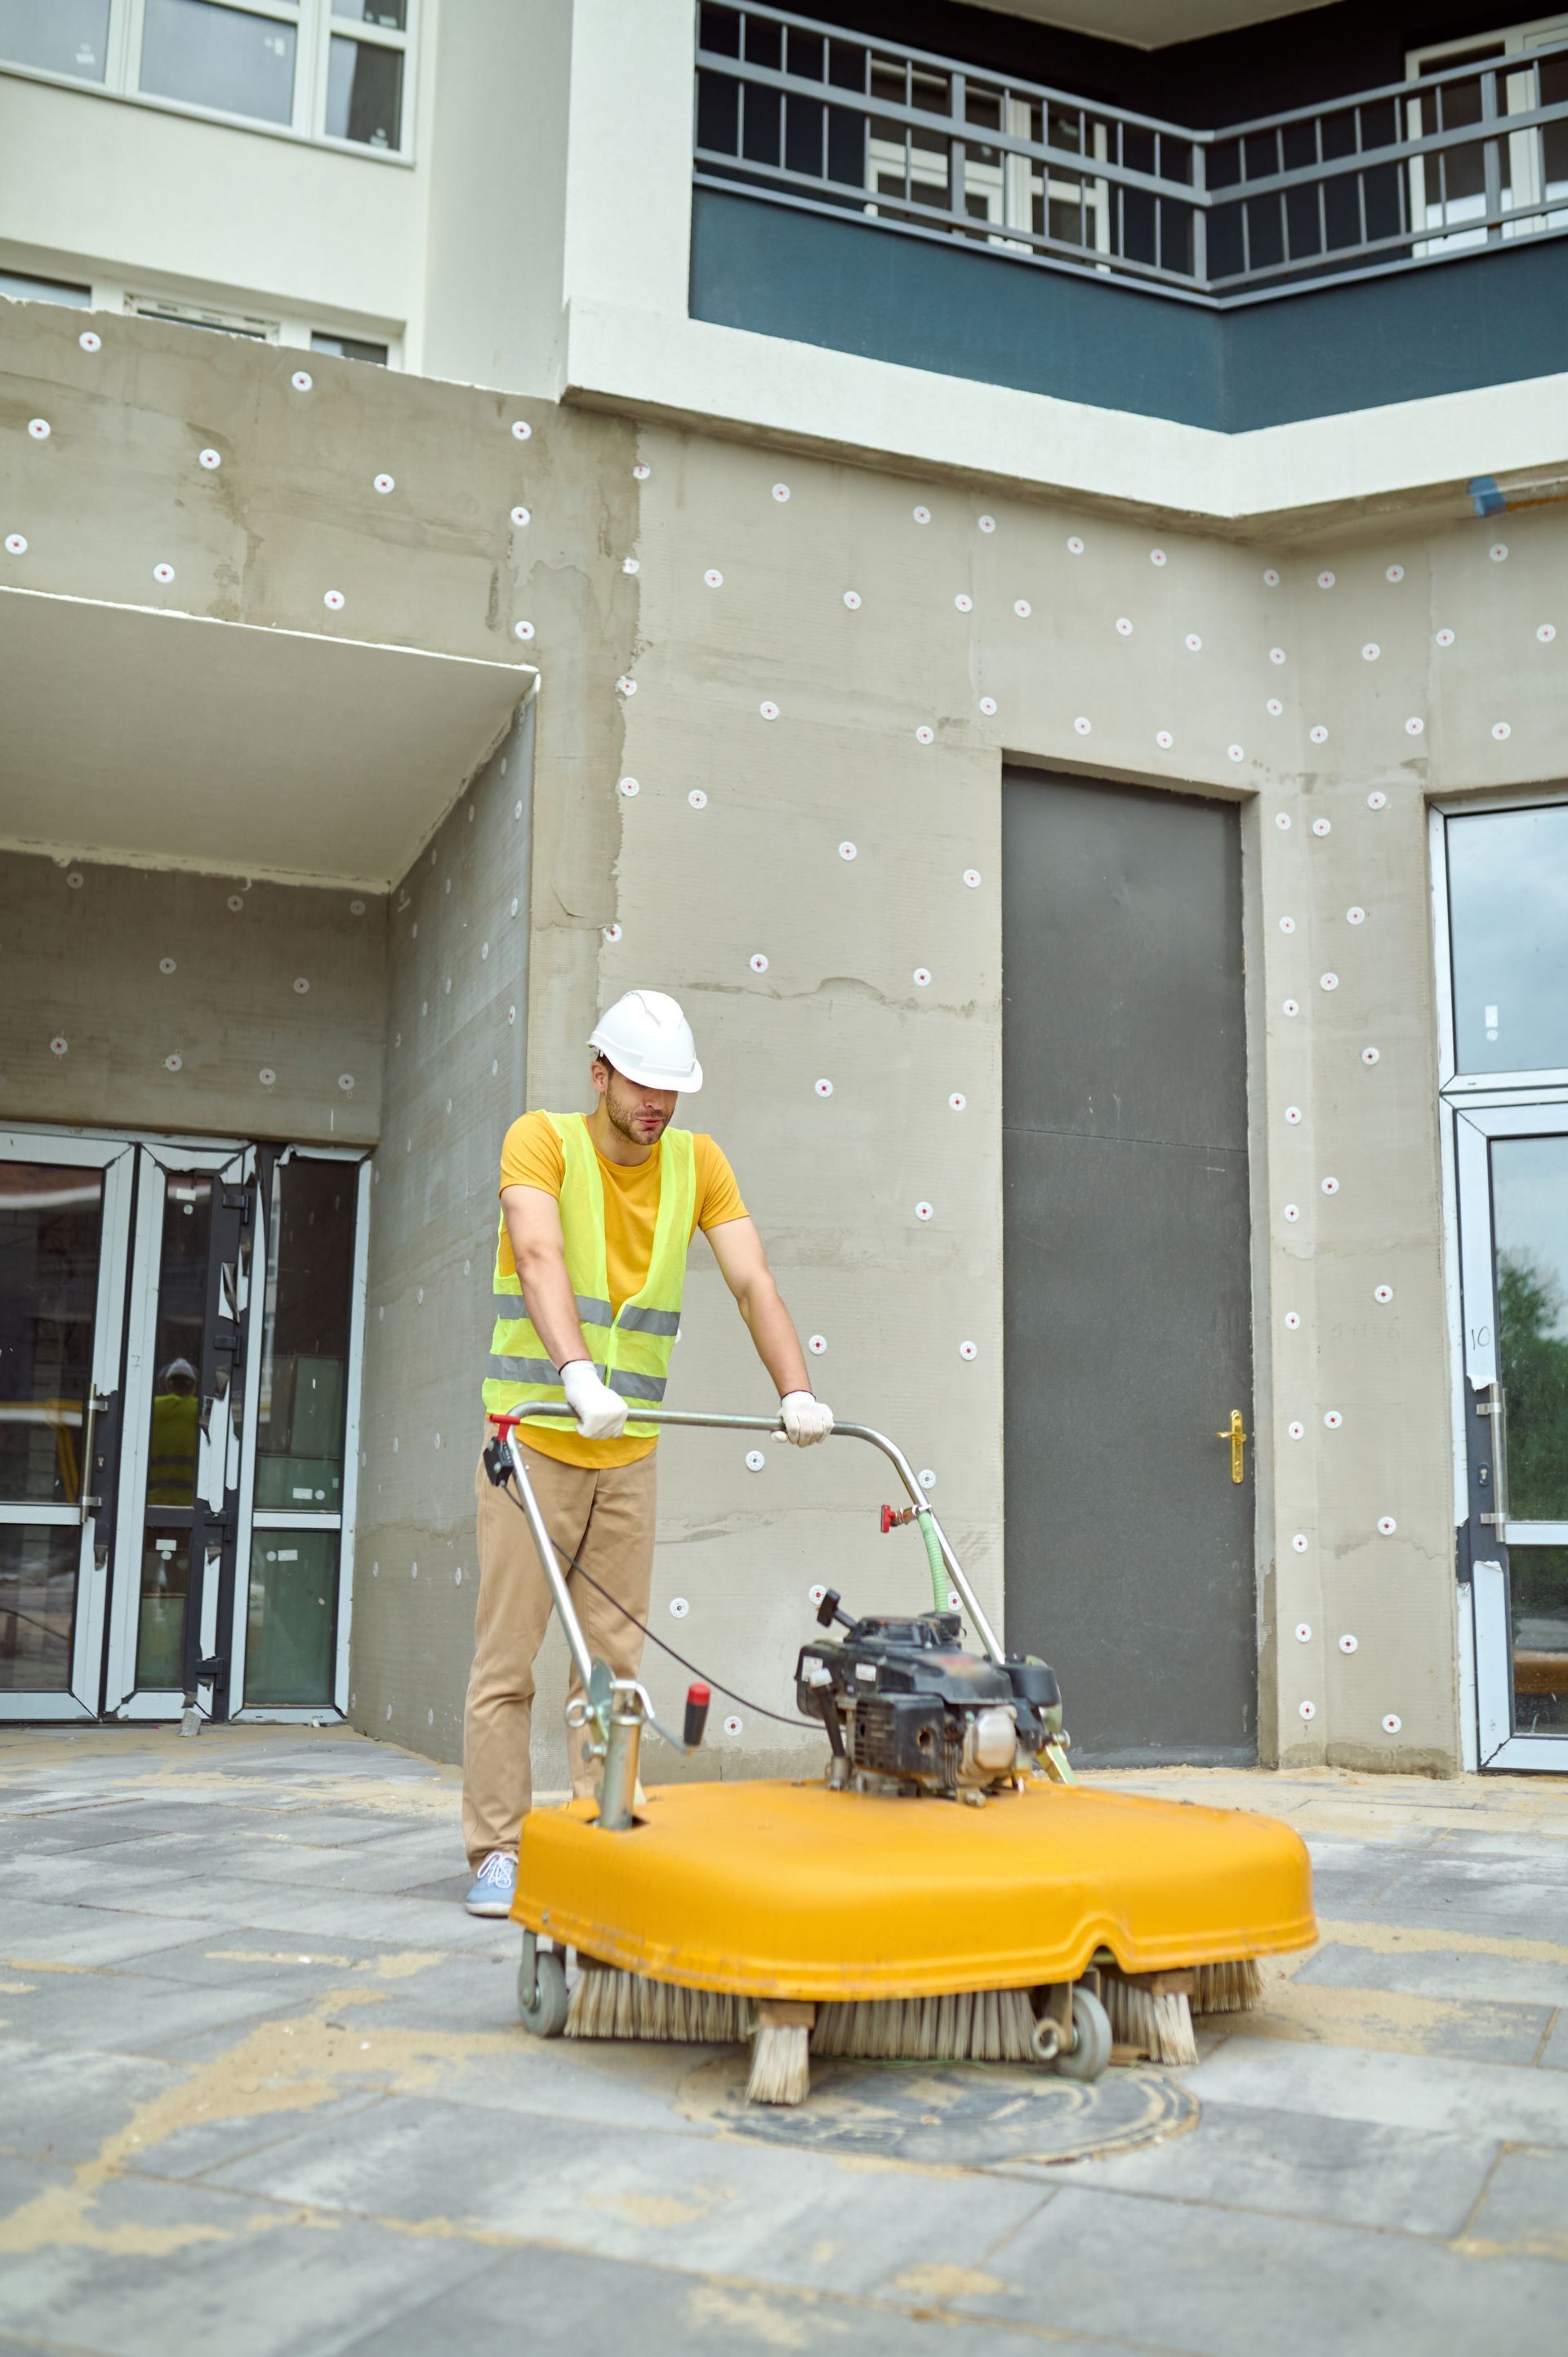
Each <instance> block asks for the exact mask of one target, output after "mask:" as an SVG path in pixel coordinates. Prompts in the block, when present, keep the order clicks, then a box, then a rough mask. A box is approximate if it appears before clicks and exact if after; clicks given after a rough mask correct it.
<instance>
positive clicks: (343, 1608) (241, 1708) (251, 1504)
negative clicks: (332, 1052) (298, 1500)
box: [229, 1146, 371, 1727]
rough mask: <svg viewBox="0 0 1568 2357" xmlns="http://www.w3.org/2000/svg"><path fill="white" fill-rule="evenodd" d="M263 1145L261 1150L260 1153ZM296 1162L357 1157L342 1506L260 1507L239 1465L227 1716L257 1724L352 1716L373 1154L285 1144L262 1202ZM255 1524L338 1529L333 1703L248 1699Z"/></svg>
mask: <svg viewBox="0 0 1568 2357" xmlns="http://www.w3.org/2000/svg"><path fill="white" fill-rule="evenodd" d="M264 1152H265V1149H263V1154H264ZM293 1161H309V1162H354V1163H358V1165H359V1179H358V1182H357V1186H356V1190H355V1197H354V1266H353V1273H352V1278H351V1287H352V1289H351V1291H350V1294H349V1363H348V1367H347V1369H346V1371H345V1374H344V1393H345V1405H344V1417H343V1505H342V1511H341V1512H339V1513H337V1514H302V1513H294V1512H290V1511H289V1510H288V1509H287V1508H285V1507H275V1508H260V1509H259V1508H258V1507H257V1506H256V1503H255V1491H256V1451H255V1448H254V1447H253V1446H252V1448H248V1449H247V1450H246V1452H245V1455H244V1458H243V1461H242V1467H241V1479H240V1508H239V1522H238V1541H237V1545H236V1551H235V1568H234V1609H233V1615H232V1619H231V1624H230V1629H229V1690H230V1693H231V1695H237V1696H238V1697H239V1699H238V1702H237V1704H236V1705H235V1706H233V1707H232V1708H231V1711H230V1714H229V1715H230V1717H231V1719H243V1720H246V1721H248V1722H249V1723H250V1724H252V1725H253V1726H258V1727H294V1726H301V1725H303V1726H309V1725H311V1724H312V1723H313V1722H317V1721H321V1720H323V1719H325V1718H330V1717H334V1716H336V1717H343V1718H346V1717H348V1714H349V1633H350V1629H351V1626H352V1622H353V1614H354V1577H353V1573H354V1534H355V1530H356V1526H357V1520H358V1513H359V1501H360V1383H361V1379H362V1377H363V1373H364V1363H365V1305H366V1302H367V1300H368V1298H369V1293H370V1270H371V1156H370V1150H369V1148H368V1147H363V1146H283V1147H281V1148H279V1149H278V1150H277V1151H276V1153H275V1154H274V1155H273V1156H272V1157H271V1158H270V1162H269V1163H268V1164H267V1165H265V1166H264V1175H263V1200H264V1201H266V1202H270V1189H271V1184H272V1181H273V1179H274V1177H275V1175H276V1172H277V1171H278V1170H279V1169H280V1168H283V1167H284V1166H285V1164H287V1163H289V1162H293ZM269 1242H270V1222H269V1221H268V1220H267V1218H266V1217H264V1216H258V1218H257V1221H256V1238H255V1243H254V1244H253V1246H252V1256H251V1297H252V1300H254V1301H258V1302H259V1301H263V1300H264V1299H265V1296H266V1254H267V1247H268V1244H269ZM261 1390H262V1353H261V1351H260V1349H259V1348H258V1349H256V1350H253V1351H251V1352H250V1353H249V1355H248V1358H247V1361H246V1370H245V1407H244V1427H245V1430H246V1431H247V1432H248V1433H250V1434H252V1436H253V1435H254V1434H255V1431H256V1416H257V1413H258V1409H259V1406H260V1403H261ZM258 1530H290V1531H310V1530H316V1531H322V1530H335V1531H337V1532H338V1598H337V1603H338V1609H337V1615H336V1627H335V1631H334V1636H333V1661H332V1699H331V1701H330V1703H319V1702H317V1703H290V1704H284V1703H267V1704H261V1703H258V1704H247V1703H246V1701H245V1699H244V1695H245V1641H246V1638H247V1635H248V1633H249V1617H248V1616H249V1609H250V1593H251V1540H252V1534H253V1533H254V1532H255V1531H258Z"/></svg>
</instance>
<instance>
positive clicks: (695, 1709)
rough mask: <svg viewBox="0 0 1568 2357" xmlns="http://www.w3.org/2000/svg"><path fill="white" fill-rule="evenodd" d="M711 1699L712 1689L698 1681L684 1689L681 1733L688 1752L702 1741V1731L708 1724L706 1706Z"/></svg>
mask: <svg viewBox="0 0 1568 2357" xmlns="http://www.w3.org/2000/svg"><path fill="white" fill-rule="evenodd" d="M713 1698H714V1696H713V1689H712V1688H711V1687H710V1686H705V1685H703V1683H702V1681H701V1680H700V1679H699V1680H697V1681H696V1682H695V1683H694V1684H692V1685H690V1686H688V1687H687V1689H686V1724H685V1726H684V1727H683V1728H682V1735H683V1736H684V1738H685V1742H686V1748H687V1749H688V1750H693V1749H695V1748H696V1746H697V1745H698V1744H699V1743H701V1741H702V1739H703V1728H704V1727H706V1726H707V1723H708V1705H709V1704H710V1703H711V1702H712V1700H713Z"/></svg>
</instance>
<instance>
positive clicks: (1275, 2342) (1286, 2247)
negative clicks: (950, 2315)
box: [952, 2183, 1568, 2357]
mask: <svg viewBox="0 0 1568 2357" xmlns="http://www.w3.org/2000/svg"><path fill="white" fill-rule="evenodd" d="M987 2271H988V2272H989V2273H990V2274H992V2275H993V2276H1001V2277H1002V2278H1003V2279H1004V2287H1003V2288H1001V2289H998V2290H995V2291H984V2292H975V2293H972V2294H961V2295H960V2296H959V2297H958V2298H956V2299H955V2300H954V2301H953V2303H952V2304H953V2306H954V2307H955V2308H957V2309H960V2310H961V2311H968V2312H974V2311H981V2312H983V2313H987V2314H991V2315H994V2316H999V2317H1006V2318H1009V2319H1022V2318H1026V2317H1027V2316H1029V2315H1030V2314H1032V2313H1035V2314H1037V2313H1039V2312H1040V2309H1041V2307H1042V2305H1043V2299H1044V2298H1048V2302H1049V2312H1050V2321H1051V2323H1052V2324H1053V2325H1054V2326H1056V2327H1057V2328H1058V2330H1064V2331H1067V2332H1069V2333H1070V2332H1072V2331H1075V2330H1076V2331H1079V2332H1086V2331H1101V2332H1105V2333H1108V2334H1109V2335H1110V2336H1111V2337H1112V2339H1115V2338H1116V2337H1118V2336H1120V2337H1121V2338H1122V2339H1124V2340H1127V2341H1133V2342H1138V2341H1157V2340H1158V2339H1159V2338H1160V2337H1161V2335H1164V2336H1165V2337H1166V2338H1167V2339H1172V2338H1174V2339H1175V2340H1176V2344H1177V2346H1179V2347H1180V2348H1181V2349H1182V2350H1184V2351H1189V2352H1192V2357H1259V2352H1260V2350H1265V2349H1266V2350H1267V2352H1269V2357H1323V2352H1324V2351H1325V2350H1332V2351H1333V2352H1335V2357H1446V2352H1452V2351H1455V2350H1464V2349H1476V2350H1487V2351H1491V2350H1496V2349H1498V2348H1500V2347H1503V2346H1505V2345H1507V2346H1510V2347H1518V2348H1528V2347H1530V2346H1531V2345H1532V2344H1538V2345H1541V2346H1543V2347H1548V2348H1549V2347H1552V2346H1553V2345H1557V2344H1558V2343H1559V2342H1560V2338H1561V2334H1562V2330H1563V2297H1564V2289H1565V2287H1568V2276H1564V2272H1563V2268H1562V2267H1561V2266H1555V2265H1553V2264H1552V2262H1550V2261H1547V2260H1531V2259H1519V2260H1515V2261H1514V2262H1513V2263H1512V2264H1511V2265H1510V2266H1509V2277H1508V2287H1507V2298H1508V2327H1507V2330H1506V2333H1505V2332H1504V2331H1503V2330H1501V2329H1500V2319H1499V2314H1498V2297H1499V2287H1498V2276H1497V2273H1496V2271H1495V2270H1494V2269H1492V2268H1490V2267H1487V2266H1481V2265H1477V2263H1476V2261H1474V2260H1471V2259H1466V2258H1463V2257H1461V2256H1459V2255H1456V2254H1455V2253H1454V2252H1452V2251H1450V2250H1448V2249H1446V2248H1444V2246H1443V2245H1441V2244H1432V2243H1430V2242H1426V2241H1420V2240H1414V2239H1412V2238H1409V2237H1406V2236H1402V2235H1396V2234H1384V2233H1365V2232H1362V2231H1359V2230H1358V2229H1356V2228H1353V2227H1348V2226H1331V2225H1322V2224H1319V2223H1317V2222H1316V2221H1306V2220H1302V2219H1296V2218H1266V2217H1261V2216H1257V2215H1250V2214H1248V2213H1246V2212H1241V2211H1237V2210H1195V2209H1193V2208H1191V2207H1190V2206H1189V2205H1187V2204H1185V2203H1177V2202H1171V2201H1146V2200H1143V2199H1140V2198H1139V2197H1137V2196H1135V2195H1128V2194H1120V2193H1107V2192H1101V2191H1098V2190H1091V2189H1090V2188H1088V2187H1086V2186H1079V2184H1077V2183H1073V2184H1070V2185H1068V2186H1065V2187H1064V2188H1063V2190H1061V2192H1060V2193H1058V2196H1057V2198H1056V2200H1055V2201H1052V2202H1051V2203H1050V2204H1049V2205H1048V2207H1047V2209H1046V2210H1045V2211H1043V2212H1041V2214H1040V2215H1039V2216H1038V2217H1037V2218H1034V2219H1031V2220H1030V2221H1029V2222H1028V2224H1027V2225H1026V2227H1025V2228H1024V2229H1023V2230H1022V2232H1020V2233H1017V2234H1015V2236H1014V2237H1013V2239H1012V2240H1011V2241H1010V2242H1009V2243H1008V2244H1007V2245H1006V2247H1005V2248H1004V2249H1003V2250H1001V2251H993V2254H992V2255H991V2257H990V2259H989V2261H988V2262H987Z"/></svg>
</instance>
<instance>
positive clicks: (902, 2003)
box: [811, 1989, 1035, 2062]
mask: <svg viewBox="0 0 1568 2357" xmlns="http://www.w3.org/2000/svg"><path fill="white" fill-rule="evenodd" d="M1034 2027H1035V2008H1034V2006H1033V2004H1032V2003H1031V2001H1030V1996H1029V1992H1028V1990H1027V1989H978V1990H968V1989H965V1990H961V1991H960V1992H959V1994H958V1995H956V1996H914V1997H898V1996H895V1997H869V1998H862V1999H861V2000H859V2001H858V2002H852V2003H849V2004H844V2005H820V2006H819V2007H817V2026H816V2029H814V2030H813V2031H812V2033H811V2051H812V2053H813V2054H820V2055H822V2056H823V2057H824V2058H826V2057H827V2056H829V2055H843V2056H846V2057H847V2056H854V2057H857V2058H859V2059H861V2060H863V2061H873V2062H1032V2061H1034V2060H1035V2052H1034V2049H1033V2047H1032V2046H1031V2044H1030V2042H1029V2041H1030V2038H1031V2035H1032V2033H1033V2030H1034Z"/></svg>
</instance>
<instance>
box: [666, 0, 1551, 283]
mask: <svg viewBox="0 0 1568 2357" xmlns="http://www.w3.org/2000/svg"><path fill="white" fill-rule="evenodd" d="M1484 45H1485V44H1484V37H1477V48H1481V47H1483V46H1484ZM1499 49H1500V44H1499ZM695 164H696V179H697V182H698V184H699V185H700V186H702V187H705V188H736V186H740V187H744V188H746V190H747V192H748V194H750V195H752V196H754V197H762V198H766V199H771V200H772V201H773V202H775V203H779V204H786V205H791V206H796V207H804V208H806V209H808V210H819V211H827V212H831V213H834V214H837V215H840V216H843V215H846V214H847V215H853V216H854V218H855V219H857V220H862V221H875V223H876V224H877V225H878V227H880V228H883V229H887V230H892V231H901V232H903V233H905V234H906V235H909V234H912V235H915V236H920V237H935V238H940V239H943V240H951V239H957V240H959V241H960V242H967V243H972V244H978V245H981V246H984V247H986V248H988V249H990V250H991V251H993V252H995V253H1004V254H1010V255H1014V256H1016V257H1017V259H1018V260H1020V261H1023V262H1029V263H1035V264H1044V265H1045V266H1047V268H1050V269H1055V270H1068V271H1073V272H1079V273H1089V274H1093V275H1098V276H1101V277H1106V278H1111V279H1113V280H1119V281H1121V282H1122V283H1124V284H1131V285H1138V286H1142V287H1144V288H1145V289H1146V290H1148V291H1150V292H1152V293H1155V294H1159V295H1165V296H1174V297H1176V299H1178V300H1182V301H1186V302H1192V303H1199V304H1203V305H1205V306H1208V307H1220V306H1222V307H1230V306H1233V305H1236V304H1240V303H1254V302H1260V301H1264V300H1266V299H1268V298H1269V297H1271V296H1279V295H1287V294H1293V293H1295V292H1297V291H1299V290H1300V289H1301V288H1302V287H1304V286H1310V285H1321V284H1323V283H1325V282H1326V281H1332V282H1334V283H1336V284H1339V283H1342V282H1343V281H1345V280H1346V279H1348V278H1359V277H1368V276H1373V275H1377V274H1382V273H1385V272H1389V271H1395V270H1408V269H1412V268H1415V267H1420V266H1423V265H1424V264H1431V263H1439V262H1444V261H1448V260H1451V259H1453V258H1455V256H1458V255H1462V254H1466V253H1474V252H1475V251H1477V249H1482V248H1485V247H1488V246H1498V245H1502V244H1506V243H1511V242H1514V241H1517V240H1519V239H1522V238H1541V237H1552V236H1561V235H1562V234H1563V232H1564V231H1568V39H1564V40H1562V41H1557V42H1552V43H1547V42H1543V43H1542V44H1541V46H1540V47H1538V48H1531V49H1529V50H1526V51H1522V52H1515V53H1511V54H1509V55H1502V54H1499V55H1498V57H1497V59H1495V61H1494V60H1492V59H1487V60H1486V61H1485V62H1481V63H1477V62H1476V61H1475V59H1474V58H1472V59H1471V60H1470V61H1469V62H1466V63H1464V64H1460V65H1456V66H1454V67H1452V68H1450V69H1449V70H1445V71H1434V72H1433V73H1430V74H1424V73H1423V74H1422V75H1421V76H1420V77H1419V78H1418V79H1416V80H1414V81H1402V82H1391V83H1389V84H1388V85H1386V86H1385V87H1384V88H1382V89H1380V90H1369V91H1357V92H1355V93H1354V94H1353V95H1351V96H1348V97H1346V98H1341V99H1335V100H1332V101H1330V102H1328V103H1326V104H1325V105H1323V106H1315V107H1304V108H1300V109H1297V110H1296V111H1294V112H1293V113H1284V114H1274V115H1269V116H1265V117H1263V118H1262V119H1260V120H1259V121H1257V122H1254V123H1240V124H1232V125H1231V126H1230V128H1228V129H1225V130H1221V131H1194V130H1191V129H1187V128H1184V127H1183V126H1182V125H1181V124H1175V123H1162V122H1159V121H1157V120H1155V118H1154V117H1153V116H1150V115H1144V114H1134V113H1130V112H1128V111H1127V110H1125V109H1123V108H1120V107H1113V106H1104V105H1098V104H1094V103H1091V102H1089V101H1087V100H1084V99H1080V98H1074V97H1072V96H1070V95H1069V93H1068V92H1066V91H1057V90H1050V89H1047V87H1045V86H1044V85H1043V84H1041V83H1037V82H1028V81H1019V80H1017V79H1015V77H1014V76H1012V75H1010V74H998V73H993V72H991V71H988V70H983V69H977V68H974V67H970V66H966V65H963V64H961V63H960V62H959V61H958V60H957V59H952V58H944V57H938V56H934V55H932V54H930V53H929V51H927V50H924V49H914V48H908V47H907V46H905V45H904V44H903V43H901V42H889V41H883V40H876V39H873V38H870V37H868V36H866V35H864V34H857V33H847V32H844V31H843V30H841V29H839V28H838V27H834V26H831V25H822V24H818V23H816V22H814V21H813V20H812V19H811V18H810V17H806V16H796V15H795V14H793V13H792V12H791V11H789V10H786V9H782V8H773V7H766V6H760V5H758V6H752V5H746V0H736V4H735V5H730V0H702V5H700V6H699V9H698V12H697V93H696V140H695Z"/></svg>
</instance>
